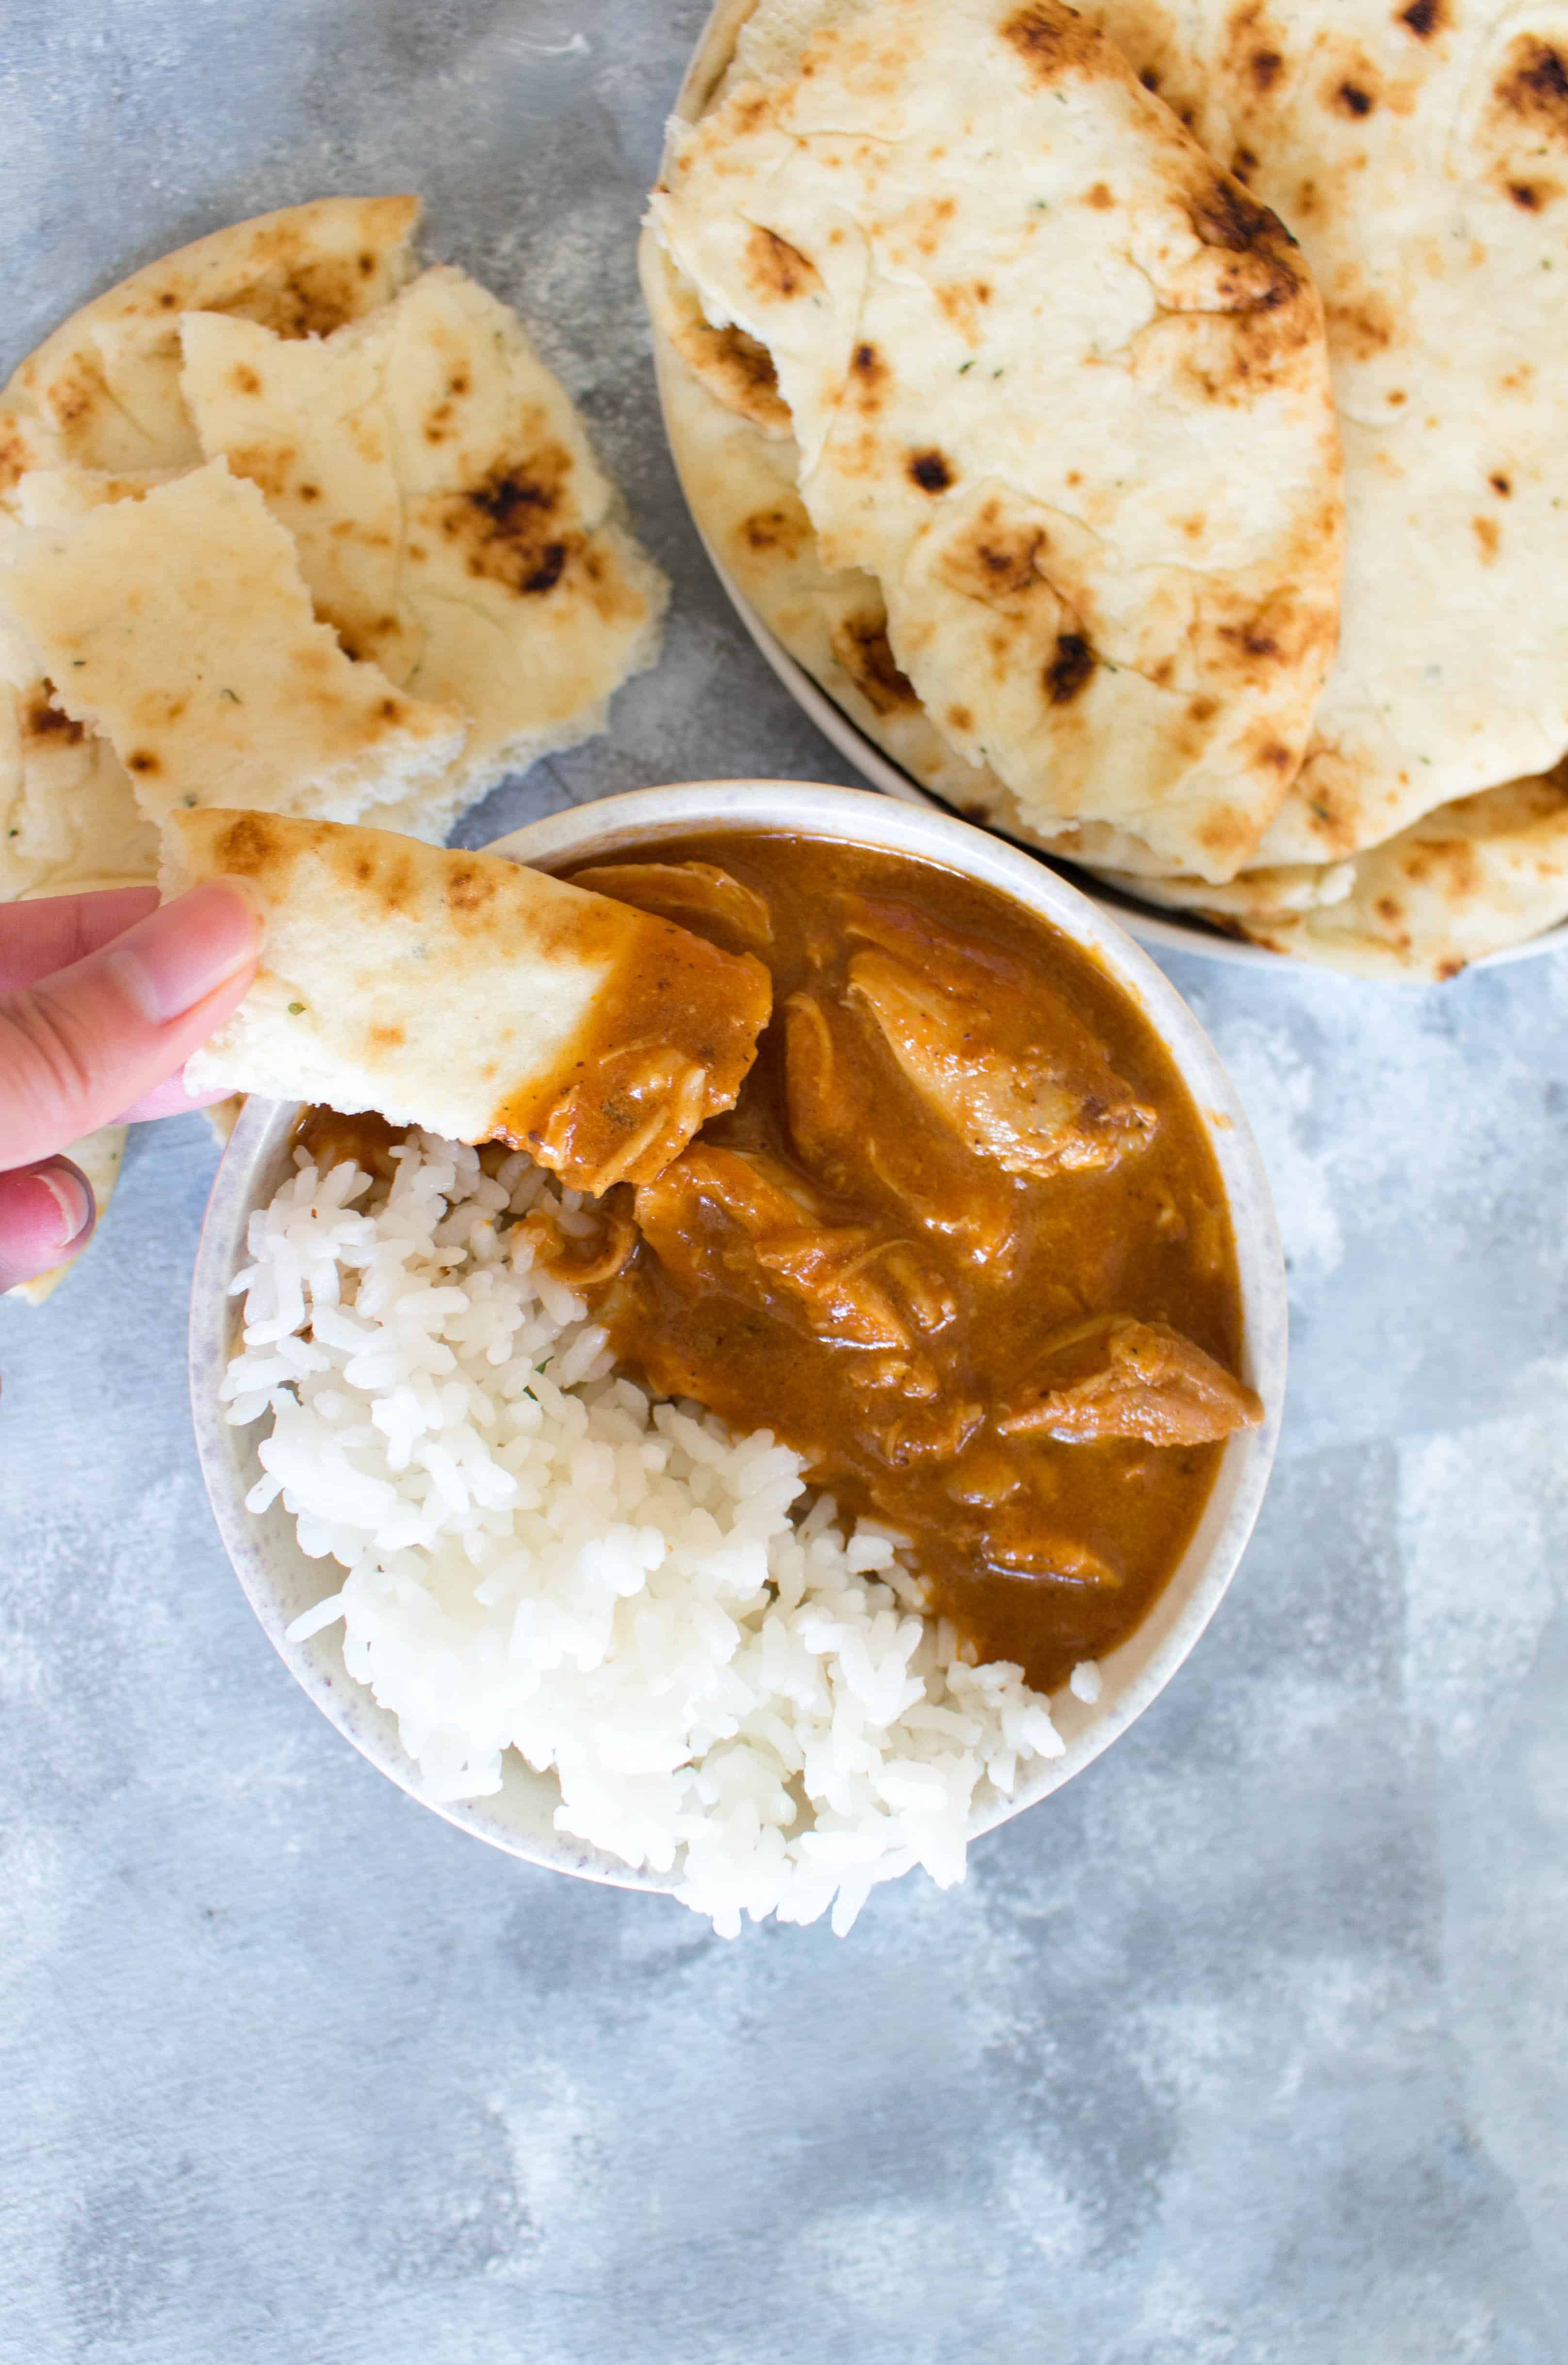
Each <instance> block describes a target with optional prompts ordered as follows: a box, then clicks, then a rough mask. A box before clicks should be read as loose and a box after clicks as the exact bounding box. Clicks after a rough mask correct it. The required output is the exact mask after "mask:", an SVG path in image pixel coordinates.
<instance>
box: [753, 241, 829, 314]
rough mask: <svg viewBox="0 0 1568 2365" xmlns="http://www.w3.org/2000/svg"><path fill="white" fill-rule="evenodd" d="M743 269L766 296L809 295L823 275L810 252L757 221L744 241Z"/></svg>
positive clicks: (757, 288)
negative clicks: (803, 251)
mask: <svg viewBox="0 0 1568 2365" xmlns="http://www.w3.org/2000/svg"><path fill="white" fill-rule="evenodd" d="M745 270H746V275H747V277H748V278H749V279H750V281H751V283H752V286H754V287H755V288H756V290H757V292H758V294H759V295H762V296H767V297H775V296H782V297H794V296H809V295H812V293H813V292H814V291H815V290H816V289H817V288H819V287H820V286H822V284H823V282H822V274H821V272H820V271H819V270H818V269H817V266H816V264H815V263H813V262H812V260H811V257H810V256H809V255H805V254H802V253H801V250H800V248H799V247H798V246H791V245H790V241H789V240H788V239H784V238H780V237H778V233H777V232H776V231H774V230H764V229H763V228H762V227H761V225H760V224H757V225H756V226H754V228H753V230H752V232H751V235H750V237H749V238H748V239H747V240H746V247H745Z"/></svg>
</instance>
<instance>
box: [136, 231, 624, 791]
mask: <svg viewBox="0 0 1568 2365" xmlns="http://www.w3.org/2000/svg"><path fill="white" fill-rule="evenodd" d="M184 337H185V374H184V377H183V379H182V387H183V390H184V394H185V401H186V403H187V405H188V407H189V409H190V411H191V414H192V416H193V418H194V419H195V420H196V427H197V430H198V432H199V434H200V437H201V443H202V448H203V450H204V451H205V452H206V453H207V454H209V455H212V454H224V455H226V456H227V458H228V460H229V464H230V467H231V468H232V469H233V470H234V471H235V473H236V474H238V475H241V476H249V477H251V478H252V480H253V481H254V482H255V483H256V484H257V485H258V486H259V487H260V488H261V489H262V491H263V494H264V495H265V496H266V499H267V504H268V506H269V508H270V509H271V510H272V512H273V514H274V517H276V518H277V519H278V520H279V521H280V522H281V523H282V524H284V525H286V527H287V528H288V531H289V532H290V533H291V534H292V535H293V537H294V540H295V544H296V546H297V550H298V553H299V560H300V565H301V566H302V568H303V570H304V575H305V579H306V581H307V583H308V585H309V587H310V592H311V596H312V599H313V600H314V602H315V606H316V612H317V614H318V615H319V616H321V617H323V618H324V619H325V620H326V621H327V622H329V623H330V624H331V625H332V626H333V627H334V628H335V630H336V631H337V633H338V634H339V636H340V638H341V639H342V643H343V644H344V646H345V647H346V648H347V649H348V650H349V651H350V652H351V654H353V656H360V657H371V658H374V660H375V663H376V664H377V665H379V666H380V667H381V668H382V669H383V671H384V672H385V673H386V675H387V676H388V678H390V679H391V680H392V681H393V682H395V683H397V684H398V686H399V687H400V688H403V689H408V690H410V691H412V692H413V693H415V694H416V695H417V696H419V697H420V698H423V699H431V700H435V701H438V702H443V703H452V702H454V703H456V704H458V705H460V706H461V707H462V708H463V709H464V711H465V713H466V714H467V715H468V716H469V718H470V730H469V735H468V739H467V743H466V745H465V749H464V752H463V756H462V757H461V759H460V762H459V763H458V765H457V766H456V767H455V768H454V771H453V772H452V773H451V774H450V775H449V777H448V779H447V780H446V781H445V782H444V783H443V784H442V788H441V789H440V790H432V791H429V792H427V793H426V794H425V796H424V798H423V799H422V800H421V809H420V810H419V811H417V812H415V813H412V814H411V815H410V817H409V825H411V826H414V827H416V828H417V829H418V832H419V834H420V835H431V836H434V837H438V838H439V837H441V836H442V835H444V834H445V831H446V828H447V826H448V825H449V824H450V823H451V821H452V820H453V819H454V816H455V814H456V813H457V812H458V811H460V810H461V809H462V807H463V806H465V805H466V804H470V803H472V802H473V801H475V800H476V798H477V797H480V796H482V795H483V794H484V793H485V791H486V790H487V789H489V788H491V787H493V786H494V785H495V783H496V782H497V781H498V780H499V779H502V778H504V777H505V775H506V774H507V773H509V772H512V771H519V770H521V769H523V768H525V767H526V766H528V765H530V764H532V763H533V762H534V761H536V759H537V758H538V757H541V756H543V755H547V754H550V753H551V752H553V751H554V750H555V749H557V748H561V747H567V746H575V745H577V744H578V743H579V742H580V741H581V740H583V739H585V738H588V737H589V736H590V735H591V734H593V733H595V732H597V731H601V730H602V729H603V728H604V727H605V723H606V720H607V710H608V704H609V700H610V694H611V692H612V691H613V690H615V689H618V688H619V686H620V685H621V683H622V681H624V680H625V679H626V678H627V677H628V676H629V675H630V674H633V673H636V672H639V671H641V670H642V669H643V668H644V667H647V666H649V665H651V664H652V663H653V661H654V659H655V656H656V654H657V649H658V631H659V623H660V619H661V617H662V615H663V611H664V608H665V605H666V599H667V596H668V595H667V586H666V583H665V580H664V577H662V575H660V573H659V571H658V569H657V568H656V567H655V566H654V564H653V562H652V561H651V560H650V559H649V558H647V557H646V556H645V555H644V552H643V551H642V550H641V549H640V548H639V547H638V545H637V544H636V543H635V542H634V541H633V538H632V536H631V534H630V533H629V532H627V531H626V529H625V527H624V526H623V525H622V522H621V521H620V519H619V517H618V515H617V514H616V511H617V506H618V505H617V502H616V497H615V492H614V488H613V487H612V486H611V484H610V480H609V479H608V477H606V476H605V475H604V474H603V472H602V470H601V469H600V468H599V465H597V463H596V461H595V459H594V456H593V454H592V451H591V449H590V448H589V445H588V438H587V436H586V435H585V433H584V432H583V429H582V425H581V422H580V420H578V418H577V413H576V412H575V410H574V409H573V408H572V404H571V402H570V400H569V398H568V397H567V395H566V391H565V389H564V388H563V387H561V385H560V383H559V381H558V380H557V379H556V378H554V376H553V375H551V373H550V372H549V371H548V370H547V369H546V368H545V366H544V364H543V362H542V361H541V360H540V358H539V356H538V354H537V353H535V351H534V349H533V347H532V344H531V342H529V339H528V337H527V335H526V333H525V332H524V331H523V329H522V328H521V324H520V323H519V321H518V319H517V318H516V316H515V315H514V314H513V313H511V312H510V311H509V310H508V309H507V308H506V306H505V305H503V304H500V303H498V301H497V300H496V298H495V297H493V296H491V295H489V294H488V293H487V290H486V289H484V288H483V287H481V286H478V285H477V284H476V282H475V281H474V280H472V279H470V278H468V277H467V276H466V275H465V274H464V273H463V272H461V271H456V270H452V269H448V268H441V269H437V270H433V271H427V272H425V273H424V274H423V275H421V276H420V278H418V279H416V280H415V281H414V283H413V285H412V286H409V287H408V288H406V289H405V290H404V291H403V293H402V295H401V296H399V297H398V298H397V300H396V301H395V302H394V303H392V304H389V305H388V306H386V308H384V309H382V310H381V311H379V312H376V313H375V314H373V315H372V316H371V317H370V318H369V319H366V320H363V321H360V322H357V323H355V324H354V325H353V326H352V327H349V328H345V329H341V330H339V331H337V333H336V334H335V335H333V336H330V337H329V338H327V339H326V340H325V341H324V342H322V341H319V340H317V339H314V338H311V339H307V340H303V341H301V340H295V341H287V340H285V339H282V338H280V337H278V336H276V335H275V334H274V332H273V331H270V330H268V329H265V328H263V327H260V326H258V325H256V324H255V323H253V322H251V321H246V320H238V319H222V318H219V317H218V316H216V315H213V314H210V313H197V314H194V315H190V316H188V317H187V318H186V319H185V322H184Z"/></svg>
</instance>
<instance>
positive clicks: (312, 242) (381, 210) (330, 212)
mask: <svg viewBox="0 0 1568 2365" xmlns="http://www.w3.org/2000/svg"><path fill="white" fill-rule="evenodd" d="M419 219H420V201H419V199H418V198H417V197H406V196H398V197H322V198H319V199H317V200H316V201H315V202H314V203H312V204H310V205H304V206H289V207H286V208H285V209H284V210H283V211H282V212H280V213H272V214H262V215H260V216H259V217H257V218H256V219H253V220H252V221H244V222H236V223H234V224H232V225H231V226H230V228H228V229H226V230H214V231H212V232H211V234H210V235H209V236H208V237H207V238H202V239H197V240H196V242H195V244H194V245H191V246H184V247H181V248H179V249H178V251H177V252H175V253H174V254H169V255H165V256H163V258H162V260H161V261H160V262H157V263H149V264H148V265H147V266H146V268H145V269H144V270H141V271H138V272H134V273H133V274H132V275H131V276H130V277H129V279H124V280H121V281H120V283H119V284H118V286H115V287H111V288H109V289H107V290H106V293H105V294H103V295H102V296H96V297H94V298H93V301H92V302H91V303H90V304H85V305H84V306H83V307H82V308H81V310H80V311H77V312H73V314H72V315H71V317H70V319H68V320H65V321H63V322H62V325H61V326H60V327H59V328H58V329H56V330H55V331H54V333H53V335H52V336H50V337H46V338H45V340H44V342H43V343H42V344H41V345H39V348H38V350H37V352H36V353H30V354H29V355H28V359H27V360H26V361H24V362H23V363H22V364H21V365H20V367H19V368H18V369H17V371H16V372H15V374H14V375H13V376H12V378H11V379H10V382H9V383H8V385H7V386H6V388H5V389H4V392H0V493H3V492H5V491H6V488H8V487H9V486H10V485H11V484H12V483H14V482H15V480H16V478H17V476H21V475H22V474H23V473H24V472H25V471H26V470H27V469H28V468H41V467H54V466H58V465H62V464H66V463H75V464H77V465H81V466H83V467H88V468H190V467H195V466H196V464H197V463H198V462H199V460H200V458H201V456H202V455H201V447H200V445H199V443H198V442H197V440H196V432H195V429H194V428H193V427H192V425H191V421H190V419H189V417H188V416H187V414H186V411H185V404H184V402H183V401H182V399H181V397H180V383H179V379H180V342H179V319H180V315H181V313H182V312H194V311H207V312H224V313H231V314H233V315H234V316H235V317H236V318H237V319H246V320H259V321H261V322H262V323H263V325H264V326H266V327H267V328H270V329H274V330H276V331H277V332H278V333H279V334H280V335H282V336H286V337H303V336H308V335H325V334H326V333H327V332H328V331H330V330H332V329H336V328H339V327H341V326H342V323H343V322H344V321H345V320H357V319H360V318H361V317H362V316H363V315H364V313H366V312H369V311H372V310H374V309H375V307H376V306H377V305H378V304H385V303H386V301H387V300H388V298H389V297H392V296H394V295H396V293H397V291H398V288H399V287H400V286H402V285H403V282H404V281H405V280H406V279H407V278H408V277H409V275H410V273H411V272H412V269H413V261H412V256H411V253H410V251H409V250H410V245H411V241H412V240H413V236H414V232H415V230H417V228H418V226H419Z"/></svg>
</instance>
